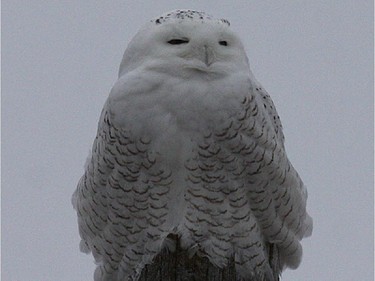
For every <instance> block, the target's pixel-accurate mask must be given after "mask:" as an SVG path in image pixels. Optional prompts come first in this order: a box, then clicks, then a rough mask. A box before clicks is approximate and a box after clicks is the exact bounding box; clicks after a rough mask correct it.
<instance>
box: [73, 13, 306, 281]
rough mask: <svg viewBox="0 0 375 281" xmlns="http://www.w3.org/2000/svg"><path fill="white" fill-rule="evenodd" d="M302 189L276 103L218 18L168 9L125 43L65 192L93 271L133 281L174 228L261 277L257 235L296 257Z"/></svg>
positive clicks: (212, 254)
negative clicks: (73, 182)
mask: <svg viewBox="0 0 375 281" xmlns="http://www.w3.org/2000/svg"><path fill="white" fill-rule="evenodd" d="M306 199H307V192H306V189H305V187H304V185H303V183H302V181H301V179H300V178H299V176H298V174H297V172H296V171H295V169H294V168H293V166H292V165H291V164H290V162H289V160H288V158H287V156H286V153H285V148H284V136H283V133H282V126H281V123H280V119H279V117H278V115H277V112H276V109H275V106H274V104H273V102H272V100H271V98H270V96H269V95H268V94H267V92H266V91H265V90H264V89H262V87H261V85H260V84H259V83H258V82H257V81H256V80H255V78H254V77H253V75H252V73H251V71H250V69H249V65H248V60H247V57H246V54H245V51H244V49H243V46H242V44H241V42H240V40H239V39H238V38H237V36H236V35H235V34H234V33H233V32H232V31H231V30H230V29H229V22H228V21H226V20H218V19H215V18H213V17H211V16H207V15H206V14H204V13H202V12H196V11H191V10H177V11H173V12H170V13H168V14H166V15H163V16H161V17H159V18H157V19H155V20H152V21H151V22H150V23H148V24H147V25H146V26H145V27H144V28H142V29H141V31H140V32H138V34H137V35H136V36H135V37H134V39H133V40H132V41H131V42H130V44H129V46H128V48H127V50H126V51H125V54H124V58H123V61H122V63H121V66H120V71H119V79H118V81H117V82H116V84H115V85H114V87H113V89H112V91H111V93H110V95H109V98H108V100H107V102H106V104H105V105H104V108H103V111H102V114H101V117H100V121H99V126H98V133H97V137H96V139H95V141H94V145H93V149H92V153H91V155H90V156H89V158H88V160H87V163H86V167H85V173H84V175H83V176H82V178H81V180H80V181H79V183H78V187H77V190H76V191H75V193H74V194H73V199H72V201H73V205H74V208H75V209H76V210H77V213H78V225H79V231H80V235H81V238H82V241H81V245H80V246H81V250H82V251H84V252H87V253H88V252H92V254H93V256H94V257H95V260H96V262H97V264H98V267H97V269H96V272H95V276H94V279H95V281H104V280H106V281H109V280H111V281H120V280H121V281H123V280H137V278H138V276H139V274H140V272H141V271H142V269H143V267H144V265H145V264H147V263H150V262H151V261H152V258H153V257H154V256H155V255H156V254H158V253H159V252H160V250H161V249H162V247H164V246H165V245H166V244H168V239H167V235H168V234H170V233H175V234H178V235H179V236H180V237H181V244H182V246H183V247H185V248H188V249H191V251H192V252H196V251H199V252H200V253H204V254H205V255H207V256H208V258H209V260H210V261H211V262H212V263H213V264H215V265H217V266H219V267H223V266H225V265H226V264H227V262H228V260H229V259H230V258H231V257H232V256H234V258H235V262H236V270H237V271H238V273H239V275H240V276H241V277H242V278H243V279H244V280H246V278H249V277H250V276H253V275H259V276H264V277H265V278H266V279H268V280H271V279H272V278H273V277H272V270H271V269H270V266H269V263H268V253H267V251H265V250H264V248H265V243H272V244H274V245H275V246H276V247H277V249H278V251H279V253H280V265H281V266H282V267H292V268H295V267H297V266H298V265H299V263H300V259H301V255H302V248H301V245H300V242H299V241H300V240H301V239H302V238H303V237H305V236H308V235H310V234H311V231H312V220H311V218H310V217H309V215H308V214H307V213H306Z"/></svg>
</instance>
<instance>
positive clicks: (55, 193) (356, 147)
mask: <svg viewBox="0 0 375 281" xmlns="http://www.w3.org/2000/svg"><path fill="white" fill-rule="evenodd" d="M176 8H192V9H198V10H203V11H206V12H207V13H210V14H212V15H214V16H216V17H222V18H226V19H228V20H229V21H230V22H231V26H232V28H233V30H235V31H236V32H237V33H238V34H239V36H240V37H241V38H242V40H243V42H244V45H245V46H246V50H247V53H248V56H249V59H250V64H251V67H252V70H253V72H254V74H255V76H256V77H257V79H258V80H259V81H260V82H261V83H262V84H263V86H264V88H266V89H267V91H268V92H269V93H270V95H271V96H272V98H273V100H274V102H275V104H276V107H277V109H278V112H279V114H280V116H281V119H282V122H283V125H284V133H285V135H286V147H287V152H288V155H289V157H290V159H291V161H292V163H293V164H294V166H295V167H296V169H297V170H298V171H299V173H300V175H301V177H302V179H303V180H304V182H305V184H306V185H307V187H308V191H309V200H308V210H309V213H310V214H311V215H312V217H313V218H314V232H313V236H312V237H311V238H309V239H306V240H304V241H303V247H304V257H303V261H302V264H301V266H300V267H299V268H298V269H297V270H295V271H293V270H287V271H285V273H284V274H283V278H282V280H288V281H293V280H295V281H297V280H304V281H315V280H327V281H328V280H340V281H346V280H347V281H352V280H373V252H374V248H373V246H374V245H373V222H374V218H373V198H374V197H373V105H374V102H373V2H372V1H369V0H367V1H365V0H359V1H358V0H351V1H350V0H332V1H326V0H324V1H323V0H315V1H276V0H274V1H260V0H259V1H249V0H248V1H217V0H215V1H214V0H211V1H175V0H168V1H167V0H163V1H162V0H159V1H130V0H129V1H119V0H116V1H114V0H112V1H100V0H96V1H89V0H81V1H76V0H75V1H73V0H66V1H53V0H51V1H42V0H40V1H37V0H24V1H21V0H5V1H4V0H3V1H2V73H1V74H2V279H3V280H4V281H7V280H9V281H34V280H43V281H44V280H47V281H49V280H50V281H55V280H59V281H64V280H67V281H68V280H69V281H82V280H92V274H93V271H94V264H93V258H92V257H91V256H86V255H85V254H82V253H80V252H79V249H78V243H79V235H78V230H77V223H76V214H75V213H74V211H73V209H72V206H71V204H70V197H71V194H72V193H73V191H74V189H75V187H76V183H77V181H78V179H79V177H80V176H81V174H82V173H83V164H84V161H85V159H86V156H87V154H88V151H89V149H90V148H91V145H92V142H93V139H94V137H95V133H96V126H97V121H98V118H99V114H100V111H101V108H102V105H103V103H104V101H105V99H106V97H107V95H108V93H109V91H110V88H111V86H112V85H113V83H114V82H115V80H116V78H117V70H118V66H119V63H120V60H121V57H122V53H123V51H124V49H125V46H126V44H127V42H128V41H129V40H130V39H131V37H132V36H133V35H134V34H135V33H136V31H137V30H138V28H139V27H140V26H141V25H142V24H144V23H145V22H146V21H148V20H149V19H150V18H153V17H156V16H158V15H159V14H161V13H163V12H165V11H169V10H173V9H176Z"/></svg>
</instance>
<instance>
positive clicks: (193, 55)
mask: <svg viewBox="0 0 375 281" xmlns="http://www.w3.org/2000/svg"><path fill="white" fill-rule="evenodd" d="M130 65H133V67H144V68H147V69H150V70H155V71H158V72H164V73H168V74H170V75H173V76H176V75H182V76H184V75H186V74H187V73H189V74H190V75H194V73H195V74H196V75H197V76H201V75H202V74H203V75H204V74H210V75H212V74H217V75H225V74H230V73H233V72H236V71H241V72H242V71H248V60H247V57H246V54H245V51H244V48H243V45H242V43H241V41H240V40H239V38H238V37H237V36H236V34H235V33H234V32H233V31H231V30H230V28H229V24H228V22H227V21H224V20H218V19H212V18H211V17H206V18H203V17H202V18H201V17H199V18H190V17H186V18H169V19H167V20H165V21H160V18H159V19H158V20H155V21H152V22H151V23H149V24H148V25H146V26H145V27H144V28H143V29H142V30H141V31H139V32H138V34H137V35H136V36H135V37H134V39H133V40H132V42H131V43H130V44H129V47H128V49H127V50H126V52H125V55H124V59H123V62H122V67H123V68H127V69H129V66H130ZM120 73H121V69H120Z"/></svg>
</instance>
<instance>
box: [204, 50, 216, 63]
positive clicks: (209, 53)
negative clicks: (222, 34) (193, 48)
mask: <svg viewBox="0 0 375 281" xmlns="http://www.w3.org/2000/svg"><path fill="white" fill-rule="evenodd" d="M214 60H215V54H214V52H213V50H212V48H211V47H209V46H207V45H204V59H203V60H202V61H203V62H204V63H205V65H206V66H210V65H211V64H212V63H213V62H214Z"/></svg>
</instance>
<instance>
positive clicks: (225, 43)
mask: <svg viewBox="0 0 375 281" xmlns="http://www.w3.org/2000/svg"><path fill="white" fill-rule="evenodd" d="M219 44H220V45H221V46H228V42H227V41H224V40H223V41H219Z"/></svg>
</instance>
